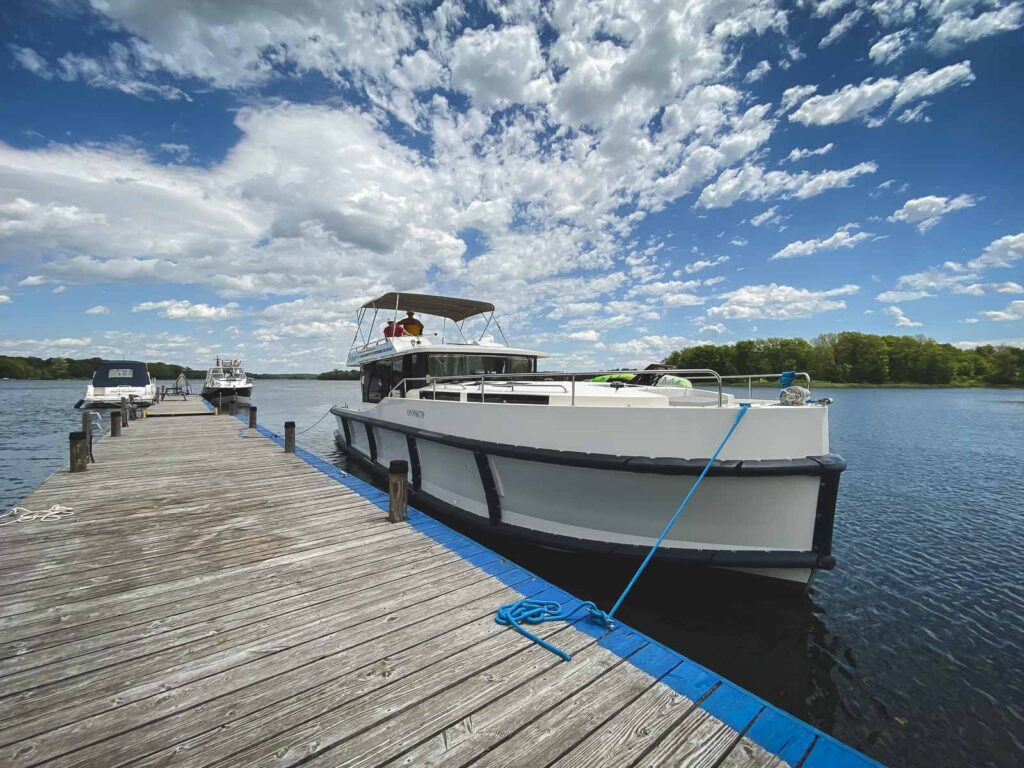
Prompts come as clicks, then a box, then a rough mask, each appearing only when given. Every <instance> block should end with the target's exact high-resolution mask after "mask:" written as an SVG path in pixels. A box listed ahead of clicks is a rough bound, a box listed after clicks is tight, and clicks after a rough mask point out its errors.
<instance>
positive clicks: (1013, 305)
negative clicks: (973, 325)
mask: <svg viewBox="0 0 1024 768" xmlns="http://www.w3.org/2000/svg"><path fill="white" fill-rule="evenodd" d="M979 314H980V315H981V316H982V317H986V318H988V319H989V320H995V321H996V322H1010V321H1013V320H1024V301H1011V302H1010V303H1009V304H1007V305H1006V306H1005V307H1004V308H1003V309H997V310H992V311H989V312H980V313H979Z"/></svg>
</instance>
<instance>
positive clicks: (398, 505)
mask: <svg viewBox="0 0 1024 768" xmlns="http://www.w3.org/2000/svg"><path fill="white" fill-rule="evenodd" d="M408 474H409V462H407V461H405V460H404V459H395V460H394V461H392V462H391V464H390V465H388V522H389V523H401V522H404V521H405V519H406V516H407V515H408V509H409V503H408V499H407V495H408V480H407V476H408Z"/></svg>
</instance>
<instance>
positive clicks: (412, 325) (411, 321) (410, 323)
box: [398, 312, 423, 336]
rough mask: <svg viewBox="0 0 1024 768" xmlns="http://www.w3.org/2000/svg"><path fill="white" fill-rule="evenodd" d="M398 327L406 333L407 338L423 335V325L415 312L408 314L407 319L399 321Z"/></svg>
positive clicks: (406, 314)
mask: <svg viewBox="0 0 1024 768" xmlns="http://www.w3.org/2000/svg"><path fill="white" fill-rule="evenodd" d="M398 327H399V328H401V329H402V330H403V331H404V332H405V335H406V336H422V335H423V323H421V322H420V321H419V319H418V318H417V317H416V315H415V313H413V312H406V313H405V317H404V318H402V319H401V320H399V321H398Z"/></svg>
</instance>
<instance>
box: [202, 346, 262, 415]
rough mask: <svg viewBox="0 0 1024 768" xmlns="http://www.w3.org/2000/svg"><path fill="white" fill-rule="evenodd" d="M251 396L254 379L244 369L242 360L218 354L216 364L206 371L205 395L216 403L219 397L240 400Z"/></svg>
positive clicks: (226, 399) (227, 399)
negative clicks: (230, 358)
mask: <svg viewBox="0 0 1024 768" xmlns="http://www.w3.org/2000/svg"><path fill="white" fill-rule="evenodd" d="M251 396H252V379H250V378H249V377H248V376H246V375H245V371H243V370H242V361H241V360H237V359H232V360H229V359H228V358H226V357H222V356H221V355H218V356H217V361H216V363H215V364H214V366H213V367H212V368H210V369H209V370H208V371H207V372H206V381H205V382H203V397H204V398H206V399H207V400H209V401H210V402H211V403H215V402H217V400H218V399H220V400H225V401H228V402H230V401H231V400H232V399H234V400H235V401H236V402H238V401H241V400H248V399H249V397H251Z"/></svg>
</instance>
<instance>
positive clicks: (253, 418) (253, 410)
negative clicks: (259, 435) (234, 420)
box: [249, 405, 256, 429]
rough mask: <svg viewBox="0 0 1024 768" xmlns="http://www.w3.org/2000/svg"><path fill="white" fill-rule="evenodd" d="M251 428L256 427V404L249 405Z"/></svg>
mask: <svg viewBox="0 0 1024 768" xmlns="http://www.w3.org/2000/svg"><path fill="white" fill-rule="evenodd" d="M249 429H256V406H255V405H250V406H249Z"/></svg>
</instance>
